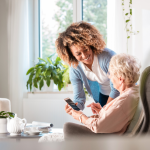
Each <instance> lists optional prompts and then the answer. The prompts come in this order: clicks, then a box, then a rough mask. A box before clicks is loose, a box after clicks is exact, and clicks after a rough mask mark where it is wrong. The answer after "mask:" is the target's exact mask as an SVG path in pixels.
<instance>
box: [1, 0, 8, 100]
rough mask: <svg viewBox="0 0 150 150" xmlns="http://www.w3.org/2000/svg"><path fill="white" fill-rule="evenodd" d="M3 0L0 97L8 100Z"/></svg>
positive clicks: (3, 6) (2, 5) (5, 19)
mask: <svg viewBox="0 0 150 150" xmlns="http://www.w3.org/2000/svg"><path fill="white" fill-rule="evenodd" d="M7 12H8V7H7V5H6V1H5V0H0V97H1V98H2V97H3V98H9V92H8V39H7V38H8V37H7V15H8V14H7Z"/></svg>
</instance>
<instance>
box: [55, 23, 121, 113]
mask: <svg viewBox="0 0 150 150" xmlns="http://www.w3.org/2000/svg"><path fill="white" fill-rule="evenodd" d="M105 45H106V44H105V42H104V40H103V37H102V35H101V34H100V32H99V31H98V30H97V29H96V28H95V27H94V26H93V25H91V24H90V23H87V22H83V21H82V22H78V23H73V24H71V25H70V26H69V27H68V28H67V29H66V31H64V32H62V33H60V34H59V36H58V38H57V40H56V48H57V53H58V56H59V57H60V58H61V59H62V60H63V61H64V62H66V63H68V64H69V65H70V80H71V84H72V86H73V93H74V102H75V103H76V102H78V105H77V106H78V107H79V108H80V109H81V110H83V109H84V105H85V101H86V97H85V93H84V89H83V85H84V86H85V88H86V89H87V91H88V93H89V94H90V96H91V97H92V98H93V99H94V101H95V102H99V103H100V104H101V106H104V105H105V104H106V103H108V102H110V101H111V100H113V99H114V98H116V97H117V96H119V92H118V91H117V90H116V89H115V88H114V87H113V84H112V82H111V80H110V79H109V78H108V76H107V72H108V67H109V62H110V59H111V57H112V56H113V55H115V52H114V51H112V50H110V49H108V48H105ZM93 107H94V105H93ZM92 111H93V113H96V112H95V111H94V109H92Z"/></svg>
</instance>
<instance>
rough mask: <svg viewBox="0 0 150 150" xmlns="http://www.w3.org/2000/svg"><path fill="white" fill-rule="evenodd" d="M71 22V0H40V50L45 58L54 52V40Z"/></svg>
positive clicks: (41, 55)
mask: <svg viewBox="0 0 150 150" xmlns="http://www.w3.org/2000/svg"><path fill="white" fill-rule="evenodd" d="M72 22H73V0H52V1H50V0H40V23H41V28H40V29H41V32H40V33H41V35H40V36H41V41H40V43H41V50H40V57H42V58H46V57H47V56H49V55H50V54H52V53H54V52H55V40H56V38H57V37H58V34H59V33H60V32H63V31H64V30H65V29H66V28H67V27H68V26H69V25H70V24H71V23H72Z"/></svg>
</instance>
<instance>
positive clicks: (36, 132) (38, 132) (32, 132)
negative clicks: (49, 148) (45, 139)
mask: <svg viewBox="0 0 150 150" xmlns="http://www.w3.org/2000/svg"><path fill="white" fill-rule="evenodd" d="M26 133H28V134H29V135H39V134H40V133H42V131H26Z"/></svg>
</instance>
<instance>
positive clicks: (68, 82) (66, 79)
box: [63, 65, 73, 91]
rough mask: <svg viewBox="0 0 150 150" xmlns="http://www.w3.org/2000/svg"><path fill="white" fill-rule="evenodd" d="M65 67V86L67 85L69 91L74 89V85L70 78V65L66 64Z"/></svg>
mask: <svg viewBox="0 0 150 150" xmlns="http://www.w3.org/2000/svg"><path fill="white" fill-rule="evenodd" d="M64 67H65V68H66V69H65V71H64V73H63V83H64V87H65V88H66V87H67V90H68V91H73V88H72V85H71V81H70V78H69V66H68V65H64Z"/></svg>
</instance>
